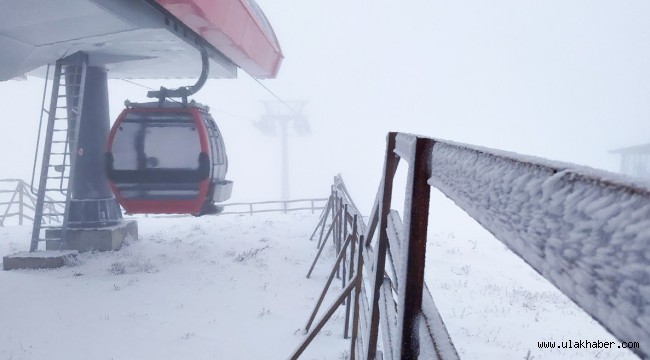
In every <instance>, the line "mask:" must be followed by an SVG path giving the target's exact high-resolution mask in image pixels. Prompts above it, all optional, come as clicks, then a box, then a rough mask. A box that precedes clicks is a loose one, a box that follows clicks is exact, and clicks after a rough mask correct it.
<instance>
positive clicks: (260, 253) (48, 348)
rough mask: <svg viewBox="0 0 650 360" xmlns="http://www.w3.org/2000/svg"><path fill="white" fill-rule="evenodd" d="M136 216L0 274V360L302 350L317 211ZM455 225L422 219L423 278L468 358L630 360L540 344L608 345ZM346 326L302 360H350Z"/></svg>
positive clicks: (477, 233) (517, 264)
mask: <svg viewBox="0 0 650 360" xmlns="http://www.w3.org/2000/svg"><path fill="white" fill-rule="evenodd" d="M138 221H139V230H140V239H139V240H137V241H131V242H130V243H129V244H128V245H127V246H125V247H124V248H123V249H122V250H120V251H117V252H110V253H86V254H81V255H80V256H79V258H78V262H77V263H76V264H73V265H71V266H69V267H64V268H62V269H58V270H48V271H0V289H2V292H1V293H0V324H1V326H0V360H5V359H12V360H16V359H46V358H47V359H66V360H69V359H116V360H117V359H189V358H191V359H243V360H247V359H285V358H287V356H288V355H289V354H290V353H291V352H292V350H294V349H295V347H296V346H297V345H298V344H299V343H300V341H301V340H302V335H300V331H299V329H300V328H301V327H303V326H304V324H305V321H306V320H307V318H308V316H309V313H310V311H311V310H312V308H313V305H314V302H315V300H316V298H317V297H318V295H319V293H320V290H321V289H322V286H323V284H324V281H325V276H326V275H327V272H328V270H329V267H330V266H331V264H332V262H333V250H331V249H330V251H329V252H326V253H325V255H324V257H323V258H322V259H321V261H320V262H319V263H318V265H317V266H316V269H315V271H314V275H313V276H312V278H311V279H306V278H305V274H306V272H307V270H308V268H309V265H310V263H311V261H312V259H313V257H314V255H315V253H316V247H315V243H314V242H310V241H308V240H307V238H308V237H309V235H310V234H311V232H312V230H313V229H314V227H315V226H316V223H317V222H318V216H317V214H315V215H312V214H309V213H307V212H305V213H295V214H287V215H285V214H259V215H254V216H248V215H245V216H221V217H202V218H192V217H184V218H139V219H138ZM460 221H461V222H462V223H463V224H464V225H463V226H461V227H458V226H452V227H451V228H452V229H455V230H449V228H450V227H449V226H442V225H443V224H441V223H432V224H431V225H430V231H429V233H430V236H429V243H428V252H427V279H428V283H429V288H430V289H431V291H432V293H433V296H434V299H435V300H436V303H437V305H438V307H439V309H440V311H441V313H442V316H443V318H444V319H445V321H446V322H447V325H448V328H449V331H450V334H451V336H452V339H454V342H455V344H456V346H457V348H458V350H459V353H460V355H461V358H462V359H525V358H526V356H527V354H528V351H530V354H529V355H528V359H535V360H541V359H635V358H636V356H635V355H633V354H632V353H631V352H629V351H628V350H624V349H618V348H614V349H609V350H602V349H601V350H585V349H563V350H542V349H538V348H537V342H538V341H548V340H556V341H562V340H569V339H571V340H574V341H579V340H590V341H595V340H600V341H615V340H614V339H613V338H612V337H611V336H610V335H608V334H607V333H606V332H605V331H604V330H603V329H602V328H600V326H599V325H598V324H596V323H595V322H594V321H593V320H591V319H590V318H589V317H588V316H587V315H585V314H584V313H582V312H581V311H580V310H579V309H577V308H576V307H575V305H573V303H571V302H570V301H569V300H567V299H566V298H565V297H564V296H563V295H561V294H560V293H559V292H558V291H557V290H555V289H554V288H553V287H552V286H551V285H549V284H548V283H547V282H546V281H544V280H543V279H541V278H540V277H539V275H537V274H536V273H535V272H534V271H533V270H531V269H530V268H529V267H528V266H527V265H526V264H524V263H523V262H522V261H521V260H519V259H518V258H517V257H516V256H514V255H513V254H512V253H511V252H510V251H509V250H507V249H506V248H505V247H504V246H503V245H502V244H501V243H499V242H498V241H495V240H494V239H492V238H491V237H490V236H489V234H487V233H485V232H483V231H481V230H480V228H479V227H478V225H476V224H473V223H472V222H471V220H469V219H465V218H462V219H460ZM447 225H449V224H447ZM30 230H31V228H30V227H29V226H22V227H18V226H15V227H6V228H0V254H2V255H6V254H9V253H12V252H17V251H22V250H25V249H26V248H27V247H28V238H29V233H30ZM339 289H340V285H339V284H337V282H334V284H333V289H332V290H331V291H330V292H331V293H333V292H336V291H337V290H339ZM330 301H331V296H330V297H329V298H328V299H326V300H325V305H326V306H327V305H328V304H329V303H330ZM342 321H343V314H342V312H341V311H339V313H337V314H335V315H334V317H333V319H332V321H330V323H329V324H328V325H327V326H326V327H325V329H324V331H323V333H322V334H321V335H319V336H318V337H317V338H316V340H315V342H314V343H313V344H312V345H311V346H310V347H309V349H308V351H307V352H306V353H305V354H304V356H303V358H304V359H345V358H346V354H347V348H348V343H347V341H345V340H343V339H342Z"/></svg>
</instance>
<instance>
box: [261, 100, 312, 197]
mask: <svg viewBox="0 0 650 360" xmlns="http://www.w3.org/2000/svg"><path fill="white" fill-rule="evenodd" d="M305 104H306V102H305V101H287V102H283V101H265V102H264V107H265V108H266V114H264V115H262V117H261V118H260V120H259V121H258V122H257V123H255V126H256V127H257V128H258V129H260V131H261V132H262V133H263V134H265V135H269V136H275V134H276V128H277V129H279V131H280V148H281V156H282V160H281V162H282V165H281V169H282V174H281V192H280V194H281V199H282V200H289V124H290V123H291V124H292V125H293V129H294V130H295V132H296V133H297V134H298V135H301V136H305V135H309V134H310V133H311V129H310V127H309V122H307V116H306V115H304V114H303V113H302V111H303V108H304V107H305Z"/></svg>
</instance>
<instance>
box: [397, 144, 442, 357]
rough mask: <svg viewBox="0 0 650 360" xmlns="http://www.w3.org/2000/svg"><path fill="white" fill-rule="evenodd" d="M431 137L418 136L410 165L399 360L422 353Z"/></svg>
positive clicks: (400, 277) (405, 221)
mask: <svg viewBox="0 0 650 360" xmlns="http://www.w3.org/2000/svg"><path fill="white" fill-rule="evenodd" d="M432 146H433V141H432V140H431V139H423V138H417V139H416V141H415V149H414V150H415V153H414V156H413V163H412V164H409V165H410V166H409V170H408V180H407V184H409V185H410V186H409V187H408V188H407V189H406V196H405V202H406V204H410V205H409V209H410V211H407V212H406V214H405V215H406V216H405V217H404V222H403V224H404V225H403V226H404V239H406V240H407V241H405V243H404V244H403V246H404V248H403V251H400V252H399V254H400V255H401V258H400V259H398V261H401V263H402V264H404V266H402V267H401V268H400V273H399V274H398V275H397V277H398V279H399V284H400V291H399V292H398V305H397V311H398V317H397V334H396V340H397V341H401V346H399V347H398V349H397V353H396V354H395V355H396V358H397V359H417V358H418V356H419V353H420V338H419V336H418V334H419V332H418V328H417V326H418V316H419V314H420V312H421V311H422V289H423V284H424V264H425V253H426V245H427V225H428V219H429V197H430V193H431V186H430V185H429V184H428V183H427V181H428V180H429V177H430V176H431V150H432Z"/></svg>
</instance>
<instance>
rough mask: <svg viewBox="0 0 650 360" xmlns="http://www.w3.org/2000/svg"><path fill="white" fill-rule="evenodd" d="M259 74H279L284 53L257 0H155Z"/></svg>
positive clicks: (231, 58) (245, 69)
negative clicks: (255, 0)
mask: <svg viewBox="0 0 650 360" xmlns="http://www.w3.org/2000/svg"><path fill="white" fill-rule="evenodd" d="M155 1H156V2H157V3H158V4H160V5H161V6H162V7H163V8H165V9H166V10H167V11H169V12H170V13H171V14H172V15H174V16H175V17H177V18H178V19H179V20H180V21H182V22H183V23H184V24H185V25H187V26H188V27H189V28H190V29H192V30H194V31H195V32H196V33H197V34H199V35H200V36H202V37H203V38H204V39H205V40H206V41H207V42H208V43H210V44H211V45H212V46H214V47H215V48H216V49H217V50H219V51H220V52H221V53H223V54H224V55H225V56H226V57H228V58H229V59H230V60H231V61H232V62H234V63H235V64H237V65H238V66H239V67H241V68H242V69H243V70H244V71H246V72H247V73H248V74H250V75H252V76H254V77H256V78H274V77H276V75H277V73H278V70H279V69H280V64H281V63H282V59H283V55H282V50H281V49H280V44H279V43H278V41H277V38H276V37H275V33H274V32H273V28H271V25H270V24H269V22H268V20H267V19H266V16H265V15H264V13H263V12H262V10H261V9H260V8H259V6H258V5H257V4H256V3H255V2H254V1H253V0H155Z"/></svg>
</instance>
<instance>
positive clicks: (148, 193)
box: [106, 101, 232, 215]
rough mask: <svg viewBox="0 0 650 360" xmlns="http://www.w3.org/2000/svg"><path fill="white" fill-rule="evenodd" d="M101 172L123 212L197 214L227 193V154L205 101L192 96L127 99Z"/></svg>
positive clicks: (213, 209) (209, 209) (214, 209)
mask: <svg viewBox="0 0 650 360" xmlns="http://www.w3.org/2000/svg"><path fill="white" fill-rule="evenodd" d="M106 168H107V175H108V179H109V182H110V185H111V188H112V190H113V193H114V194H115V197H116V198H117V200H118V201H119V203H120V205H122V207H123V208H124V209H125V210H126V212H127V213H132V214H139V213H154V214H192V215H203V214H206V213H215V212H218V211H219V210H220V208H219V207H218V206H215V204H214V203H215V202H222V201H225V200H227V199H229V198H230V194H231V192H232V182H231V181H227V180H225V176H226V171H227V169H228V158H227V157H226V149H225V146H224V143H223V138H222V137H221V133H220V132H219V129H218V128H217V124H216V123H215V121H214V119H213V118H212V116H210V114H209V112H208V109H207V107H204V106H202V105H199V104H197V103H195V102H193V101H192V102H190V103H186V104H183V103H177V102H151V103H144V104H132V103H128V102H127V108H126V109H124V111H122V113H121V114H120V116H119V117H118V118H117V120H116V121H115V124H114V125H113V128H112V129H111V132H110V134H109V138H108V144H107V147H106Z"/></svg>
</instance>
